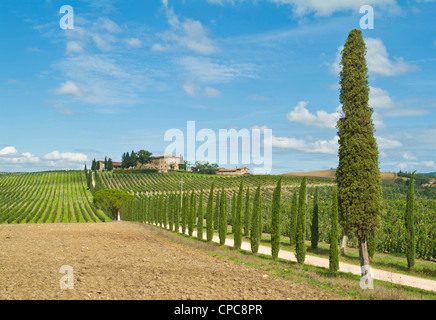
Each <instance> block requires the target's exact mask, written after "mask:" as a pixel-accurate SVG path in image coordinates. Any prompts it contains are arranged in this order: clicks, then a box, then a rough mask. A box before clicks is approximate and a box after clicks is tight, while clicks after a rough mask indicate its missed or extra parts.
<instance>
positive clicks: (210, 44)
mask: <svg viewBox="0 0 436 320" xmlns="http://www.w3.org/2000/svg"><path fill="white" fill-rule="evenodd" d="M162 4H163V6H164V8H165V13H166V17H167V21H168V24H169V25H170V26H171V29H170V30H169V31H166V32H164V33H163V34H162V35H161V37H162V40H164V41H165V42H173V43H176V44H178V45H180V46H181V47H184V48H187V49H189V50H191V51H193V52H195V53H200V54H205V55H208V54H211V53H214V52H215V51H216V50H217V48H216V47H215V44H214V41H212V39H210V38H209V31H208V30H207V29H206V28H205V27H204V26H203V24H202V23H201V22H200V21H197V20H193V19H189V18H185V19H184V21H183V22H181V21H180V20H179V18H178V17H177V15H176V14H175V13H174V10H173V8H169V7H168V1H163V2H162ZM163 47H164V46H162V48H163ZM155 49H159V47H157V48H155ZM157 51H158V50H157Z"/></svg>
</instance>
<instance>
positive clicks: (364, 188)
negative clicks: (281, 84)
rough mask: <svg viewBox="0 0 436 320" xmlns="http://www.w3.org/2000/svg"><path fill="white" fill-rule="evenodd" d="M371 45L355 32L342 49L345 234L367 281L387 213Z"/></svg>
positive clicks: (339, 180)
mask: <svg viewBox="0 0 436 320" xmlns="http://www.w3.org/2000/svg"><path fill="white" fill-rule="evenodd" d="M365 54H366V45H365V42H364V40H363V37H362V32H361V31H360V30H357V29H354V30H352V31H351V32H350V34H349V36H348V39H347V41H346V43H345V46H344V49H343V50H342V60H341V66H342V70H341V73H340V86H341V93H340V102H341V104H342V117H341V118H340V119H339V121H338V124H337V127H338V136H339V165H338V169H337V171H336V180H337V184H338V205H339V219H340V222H341V225H342V227H343V229H344V232H345V234H347V235H350V234H354V235H356V237H357V239H358V244H359V256H360V265H361V267H362V276H363V275H365V274H366V273H367V268H363V267H364V266H369V256H368V246H367V240H368V235H369V234H370V233H371V232H373V231H374V230H375V229H376V227H377V223H378V218H377V217H378V214H379V212H380V210H381V201H382V199H381V177H380V169H379V167H378V147H377V141H376V139H375V137H374V124H373V121H372V114H373V109H372V108H371V107H370V106H369V90H370V89H369V84H368V68H367V65H366V58H365Z"/></svg>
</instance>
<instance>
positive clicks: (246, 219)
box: [244, 187, 251, 236]
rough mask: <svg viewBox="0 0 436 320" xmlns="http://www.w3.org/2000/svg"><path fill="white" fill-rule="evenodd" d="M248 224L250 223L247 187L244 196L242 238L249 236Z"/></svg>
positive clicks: (248, 189) (248, 191)
mask: <svg viewBox="0 0 436 320" xmlns="http://www.w3.org/2000/svg"><path fill="white" fill-rule="evenodd" d="M250 222H251V210H250V187H247V191H246V194H245V207H244V236H249V235H250V229H251V227H250Z"/></svg>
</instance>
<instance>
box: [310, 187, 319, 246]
mask: <svg viewBox="0 0 436 320" xmlns="http://www.w3.org/2000/svg"><path fill="white" fill-rule="evenodd" d="M318 221H319V203H318V188H315V196H314V198H313V213H312V225H311V226H310V242H311V246H312V249H313V250H315V249H318V241H319V226H318Z"/></svg>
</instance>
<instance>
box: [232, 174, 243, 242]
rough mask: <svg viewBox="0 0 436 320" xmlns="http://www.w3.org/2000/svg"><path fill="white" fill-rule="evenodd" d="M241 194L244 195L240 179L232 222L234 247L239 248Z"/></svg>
mask: <svg viewBox="0 0 436 320" xmlns="http://www.w3.org/2000/svg"><path fill="white" fill-rule="evenodd" d="M243 196H244V185H243V183H242V181H241V184H240V186H239V192H238V197H237V199H236V208H234V209H233V211H234V216H235V220H234V222H233V223H234V225H233V226H234V230H233V233H234V234H235V235H234V240H235V243H234V245H235V248H236V249H241V245H242V198H243Z"/></svg>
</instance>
